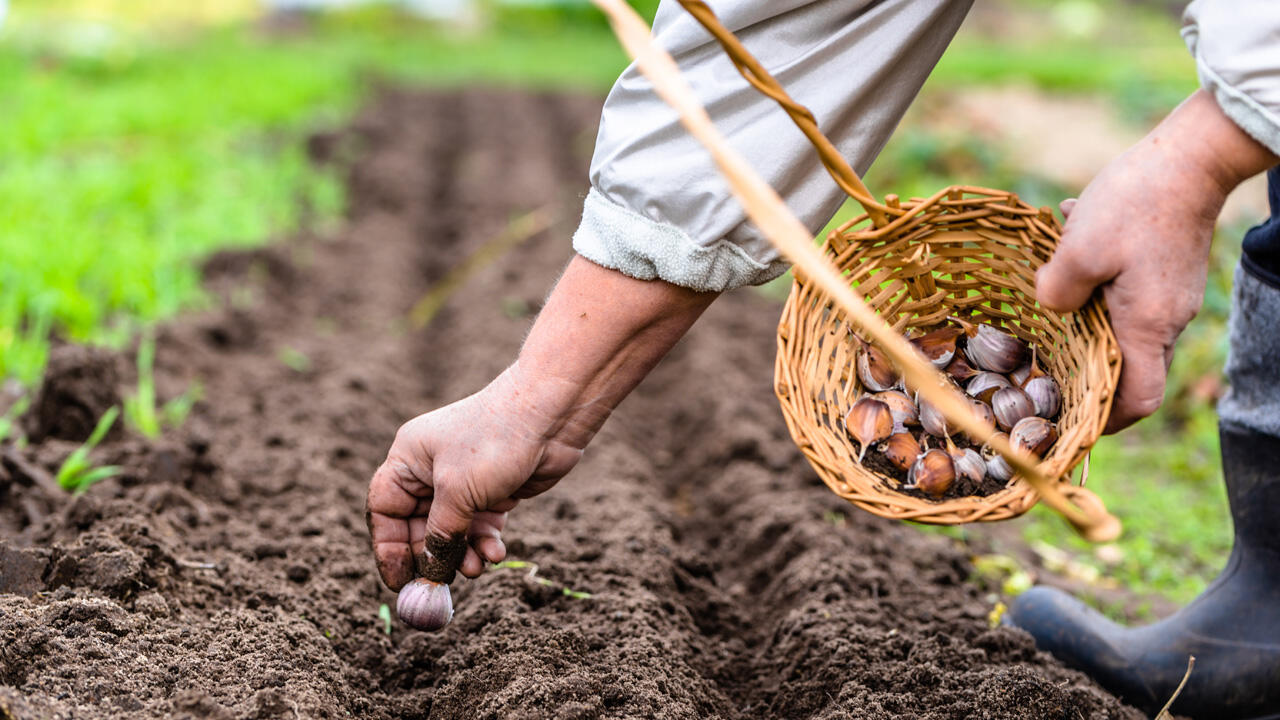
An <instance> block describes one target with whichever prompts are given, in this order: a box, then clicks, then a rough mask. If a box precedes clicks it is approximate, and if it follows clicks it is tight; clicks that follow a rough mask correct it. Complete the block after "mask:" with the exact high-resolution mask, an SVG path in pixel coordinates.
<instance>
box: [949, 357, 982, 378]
mask: <svg viewBox="0 0 1280 720" xmlns="http://www.w3.org/2000/svg"><path fill="white" fill-rule="evenodd" d="M978 372H979V370H978V369H977V368H975V367H974V366H972V365H970V364H969V361H968V360H966V359H965V357H964V355H963V354H962V353H957V354H956V356H955V357H954V358H952V359H951V362H950V363H948V364H947V374H948V375H950V376H951V377H952V378H953V379H954V380H955V381H956V382H961V383H962V382H964V381H966V380H968V379H969V378H971V377H973V376H974V375H977V374H978Z"/></svg>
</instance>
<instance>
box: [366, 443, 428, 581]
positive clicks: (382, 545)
mask: <svg viewBox="0 0 1280 720" xmlns="http://www.w3.org/2000/svg"><path fill="white" fill-rule="evenodd" d="M406 472H407V468H405V467H404V466H403V464H401V463H396V462H394V461H393V460H391V459H390V458H388V459H387V461H386V462H384V463H382V465H381V466H380V467H379V468H378V470H377V472H375V473H374V474H373V480H371V481H370V482H369V494H368V496H367V497H366V498H365V522H366V523H367V524H368V526H369V537H370V538H371V540H372V542H373V557H374V560H375V561H376V562H377V565H378V574H379V575H380V576H381V577H382V582H384V583H386V585H387V587H389V588H391V589H392V590H399V589H400V588H401V587H403V586H404V585H405V584H406V583H408V582H409V581H410V580H412V579H413V547H412V544H411V539H412V537H411V535H412V533H411V530H410V519H411V518H414V517H417V516H421V515H425V514H426V507H430V504H431V499H430V494H431V487H430V486H429V485H427V484H426V483H425V482H423V481H421V480H419V479H417V478H414V477H412V476H411V475H410V476H406V475H405V473H406ZM419 540H421V539H419Z"/></svg>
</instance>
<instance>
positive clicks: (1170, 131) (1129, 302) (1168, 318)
mask: <svg viewBox="0 0 1280 720" xmlns="http://www.w3.org/2000/svg"><path fill="white" fill-rule="evenodd" d="M1276 162H1277V158H1276V156H1275V155H1273V154H1271V153H1270V152H1268V151H1267V150H1266V148H1264V147H1263V146H1262V145H1259V144H1258V143H1257V142H1256V141H1254V140H1253V139H1252V138H1250V137H1249V136H1248V135H1247V134H1245V133H1244V132H1243V131H1242V130H1240V128H1239V127H1237V126H1236V125H1235V123H1234V122H1232V121H1231V120H1230V119H1229V118H1227V117H1226V116H1225V115H1223V114H1222V111H1221V110H1220V109H1219V108H1218V106H1217V104H1216V103H1215V102H1214V100H1213V98H1212V97H1211V96H1209V95H1208V94H1207V93H1205V92H1204V91H1199V92H1197V93H1195V94H1194V95H1192V96H1191V98H1190V99H1188V100H1187V101H1186V102H1185V103H1183V104H1182V105H1181V106H1179V107H1178V109H1177V110H1175V111H1174V112H1173V113H1172V114H1171V115H1170V116H1169V117H1168V118H1166V119H1165V121H1164V122H1162V123H1161V124H1160V125H1159V126H1158V127H1157V128H1156V129H1155V130H1153V131H1152V132H1151V134H1149V135H1147V137H1145V138H1144V139H1143V140H1142V141H1140V142H1139V143H1138V144H1137V145H1134V146H1133V147H1132V148H1130V149H1129V150H1128V151H1127V152H1125V153H1124V154H1123V155H1121V156H1120V157H1118V158H1116V159H1115V160H1114V161H1112V162H1111V164H1109V165H1108V166H1107V167H1106V168H1105V169H1103V171H1102V172H1101V173H1099V174H1098V176H1097V177H1096V178H1094V180H1093V182H1091V183H1089V186H1088V187H1086V188H1085V190H1084V192H1083V193H1081V194H1080V199H1079V201H1078V202H1077V201H1075V200H1067V201H1065V202H1063V203H1062V212H1063V214H1064V215H1066V216H1067V222H1066V227H1065V228H1064V230H1063V235H1062V242H1061V244H1060V245H1059V246H1058V250H1057V252H1056V253H1055V254H1054V256H1053V258H1052V260H1051V261H1050V262H1049V263H1047V264H1046V265H1045V266H1044V267H1042V268H1040V271H1039V273H1037V275H1036V295H1037V297H1038V299H1039V301H1040V302H1041V303H1042V304H1043V305H1045V306H1046V307H1048V308H1050V309H1053V310H1058V311H1069V310H1076V309H1078V308H1079V307H1080V306H1082V305H1084V303H1085V302H1086V301H1088V299H1089V297H1090V295H1092V293H1093V291H1094V290H1095V289H1096V288H1098V287H1101V288H1102V293H1103V296H1104V297H1105V298H1106V301H1107V309H1108V310H1109V311H1110V314H1111V324H1112V327H1113V328H1114V329H1115V333H1116V340H1117V341H1118V342H1119V344H1120V351H1121V353H1122V354H1123V356H1124V361H1123V367H1122V371H1121V375H1120V386H1119V388H1118V391H1117V393H1116V397H1115V402H1114V404H1113V405H1112V409H1111V418H1110V420H1109V421H1108V423H1107V427H1106V432H1109V433H1110V432H1116V431H1118V430H1121V429H1123V428H1125V427H1127V426H1129V425H1131V424H1133V423H1134V422H1137V421H1138V420H1140V419H1142V418H1144V417H1146V416H1148V415H1150V414H1151V413H1153V412H1155V411H1156V409H1157V408H1159V407H1160V404H1161V402H1163V400H1164V385H1165V375H1166V373H1167V371H1168V368H1169V363H1170V362H1171V361H1172V359H1173V346H1174V342H1175V341H1176V340H1177V339H1178V335H1179V334H1181V332H1182V329H1183V328H1184V327H1186V325H1187V323H1188V322H1190V321H1191V318H1193V317H1195V314H1196V313H1197V312H1198V311H1199V309H1200V304H1201V302H1202V300H1203V298H1204V286H1205V279H1206V275H1207V271H1208V259H1209V246H1210V242H1211V240H1212V239H1213V229H1214V223H1215V221H1216V220H1217V217H1218V213H1219V212H1220V211H1221V210H1222V204H1223V202H1224V201H1225V200H1226V196H1227V193H1229V192H1230V191H1231V190H1232V189H1234V188H1235V187H1236V186H1237V185H1239V184H1240V183H1241V182H1243V181H1244V180H1245V179H1247V178H1249V177H1251V176H1253V175H1256V174H1257V173H1259V172H1262V171H1263V170H1265V169H1266V168H1268V167H1270V166H1271V165H1273V164H1275V163H1276Z"/></svg>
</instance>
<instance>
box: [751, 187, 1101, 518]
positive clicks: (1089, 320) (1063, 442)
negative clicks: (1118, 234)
mask: <svg viewBox="0 0 1280 720" xmlns="http://www.w3.org/2000/svg"><path fill="white" fill-rule="evenodd" d="M885 207H886V210H887V214H888V215H889V216H890V219H889V222H887V223H886V224H883V225H881V226H879V227H877V226H876V225H875V224H874V223H872V222H871V220H872V219H871V217H870V216H868V215H866V214H864V215H862V216H860V217H858V218H855V219H853V220H851V221H849V222H848V223H845V224H844V225H842V226H841V227H840V228H838V229H836V230H835V231H833V232H832V233H831V234H830V236H829V237H828V238H827V239H826V242H825V243H824V245H823V250H824V252H825V253H826V254H827V255H828V257H829V258H830V259H831V260H832V261H834V263H835V264H836V265H837V266H838V268H839V269H840V270H841V271H842V272H843V273H845V274H846V277H847V278H848V280H849V282H850V284H851V286H853V287H854V289H855V290H856V291H858V292H859V293H861V295H862V296H863V297H865V298H866V300H867V303H868V304H869V305H870V306H871V307H873V308H875V309H876V310H877V311H878V312H879V314H880V316H881V317H882V318H883V319H884V320H885V321H886V322H887V323H889V325H890V326H892V327H893V329H895V330H897V331H898V332H901V333H907V332H908V331H910V330H912V329H915V328H923V329H932V328H933V327H935V326H937V325H939V324H941V323H944V322H945V321H946V319H947V318H948V317H951V316H954V317H961V318H964V319H966V320H973V321H977V322H985V323H990V324H994V325H997V326H1000V327H1003V328H1004V329H1005V330H1007V331H1009V332H1011V333H1013V334H1014V335H1017V336H1018V337H1019V338H1021V339H1022V340H1023V341H1024V342H1026V343H1028V344H1029V345H1031V346H1033V347H1035V348H1036V349H1037V356H1038V358H1039V360H1040V364H1041V367H1043V368H1044V370H1045V371H1046V372H1048V373H1049V374H1050V375H1052V376H1053V378H1054V379H1055V380H1057V382H1058V384H1059V386H1060V388H1061V390H1062V411H1061V415H1060V416H1059V418H1058V428H1059V433H1060V437H1059V439H1058V441H1057V443H1056V444H1055V445H1054V446H1053V448H1052V449H1051V450H1050V452H1049V455H1048V456H1047V457H1046V458H1045V459H1044V463H1043V464H1042V465H1041V469H1042V470H1043V471H1044V472H1045V474H1046V475H1048V476H1049V477H1053V478H1057V479H1058V481H1059V482H1061V483H1065V484H1067V485H1064V486H1063V490H1064V492H1066V493H1068V494H1069V495H1071V496H1077V497H1078V498H1079V499H1082V500H1085V501H1086V502H1089V501H1091V500H1093V499H1092V497H1091V496H1092V494H1091V493H1087V492H1085V491H1075V486H1070V485H1069V483H1070V477H1069V476H1070V472H1071V470H1072V468H1074V467H1075V466H1076V465H1078V464H1079V463H1080V462H1081V461H1082V460H1084V459H1085V456H1086V455H1087V454H1088V452H1089V449H1090V448H1091V447H1092V446H1093V444H1094V442H1096V441H1097V439H1098V437H1099V435H1100V434H1101V432H1102V428H1103V425H1104V424H1105V423H1106V419H1107V416H1108V414H1109V412H1110V407H1111V399H1112V398H1111V395H1112V390H1113V388H1115V386H1116V383H1117V381H1118V379H1119V373H1120V352H1119V347H1118V346H1117V344H1116V340H1115V336H1114V335H1113V334H1112V332H1111V328H1110V325H1109V323H1108V322H1107V319H1106V316H1105V313H1104V311H1103V309H1102V307H1101V305H1100V303H1099V302H1098V301H1091V302H1090V303H1088V304H1087V305H1086V306H1085V307H1084V308H1083V309H1081V310H1080V311H1078V312H1075V313H1068V314H1059V313H1055V312H1052V311H1049V310H1046V309H1044V308H1041V307H1039V306H1037V304H1036V302H1035V291H1034V286H1035V272H1036V270H1037V269H1038V268H1039V267H1040V266H1041V265H1043V264H1044V263H1045V262H1047V261H1048V260H1049V257H1050V256H1051V255H1052V254H1053V250H1054V248H1055V247H1057V244H1058V241H1059V239H1060V232H1061V230H1060V226H1059V224H1058V221H1057V219H1056V218H1055V217H1054V216H1053V214H1052V212H1050V211H1049V210H1047V209H1036V208H1033V207H1031V206H1029V205H1027V204H1026V203H1024V202H1022V201H1021V200H1020V199H1019V198H1018V197H1017V195H1015V194H1013V193H1010V192H1006V191H1001V190H989V189H985V188H977V187H968V186H955V187H951V188H947V189H945V190H943V191H941V192H939V193H937V194H935V195H934V196H933V197H930V198H927V199H919V198H916V199H912V200H910V201H908V202H901V203H900V202H898V200H897V199H896V198H895V197H893V196H889V197H887V198H886V203H885ZM856 352H857V341H856V339H855V336H854V333H853V330H852V329H851V328H850V326H849V324H848V322H846V320H845V318H844V317H843V315H842V313H840V312H839V311H838V310H836V309H834V308H833V306H832V304H831V302H830V299H829V298H828V297H827V296H826V295H825V293H823V292H822V291H821V290H819V289H818V288H817V287H815V286H812V285H809V284H807V283H806V282H805V281H804V278H803V277H801V276H799V275H797V278H796V282H795V283H794V284H793V286H792V289H791V294H790V297H789V298H788V299H787V303H786V306H785V308H784V309H783V313H782V319H781V321H780V323H779V325H778V357H777V365H776V376H775V388H776V391H777V395H778V399H779V401H780V402H781V405H782V412H783V415H784V416H785V418H786V421H787V426H788V427H789V429H790V431H791V435H792V437H793V439H794V440H795V441H796V443H797V444H798V445H799V446H800V449H801V451H802V452H803V453H804V455H805V457H807V458H808V460H809V462H810V463H811V464H812V465H813V467H814V468H815V470H816V471H817V472H818V475H819V476H821V477H822V479H823V481H824V482H825V483H826V484H827V486H828V487H830V488H831V490H832V491H834V492H835V493H836V494H837V495H839V496H841V497H843V498H845V499H846V500H848V501H849V502H851V503H853V504H854V505H856V506H858V507H860V508H862V509H864V510H867V511H869V512H872V513H874V514H876V515H880V516H883V517H889V518H895V519H900V520H914V521H917V522H926V523H934V524H956V523H967V522H977V521H994V520H1005V519H1008V518H1012V517H1016V516H1018V515H1021V514H1022V513H1024V512H1026V511H1027V510H1029V509H1030V508H1031V507H1032V506H1033V505H1035V503H1036V501H1037V499H1038V495H1037V494H1036V493H1035V492H1034V490H1032V488H1031V487H1030V486H1029V485H1028V484H1027V483H1025V482H1024V481H1022V480H1015V481H1014V482H1012V483H1011V484H1010V485H1009V486H1008V487H1006V488H1005V489H1003V490H1001V491H999V492H997V493H994V494H992V495H989V496H986V497H967V498H959V499H954V500H944V501H933V500H927V499H922V498H918V497H914V496H910V495H906V494H903V493H901V492H898V491H897V489H896V488H897V487H898V485H899V482H898V481H897V480H896V479H893V478H888V477H885V476H882V475H879V474H877V473H875V472H873V471H872V470H870V469H868V468H866V467H864V466H862V465H861V464H860V463H859V462H858V460H857V458H858V448H857V447H856V444H855V443H854V441H853V440H852V439H851V438H850V437H849V435H848V433H847V432H845V428H844V422H843V418H844V417H845V415H846V413H848V411H849V408H850V407H851V406H852V404H853V402H854V401H855V400H857V398H858V397H859V396H860V395H861V394H862V393H863V392H864V390H863V388H862V387H861V384H860V383H859V381H858V378H857V374H856V373H855V372H854V371H853V368H854V359H855V353H856ZM1081 482H1083V473H1082V480H1081Z"/></svg>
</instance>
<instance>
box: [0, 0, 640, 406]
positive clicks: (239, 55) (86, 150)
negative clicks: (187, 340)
mask: <svg viewBox="0 0 1280 720" xmlns="http://www.w3.org/2000/svg"><path fill="white" fill-rule="evenodd" d="M21 9H22V4H18V5H17V6H16V7H15V8H14V17H13V18H12V19H13V21H14V24H12V25H11V26H9V27H8V28H6V30H5V35H3V36H0V197H3V198H4V200H3V202H2V203H0V253H3V256H4V258H5V262H4V263H3V264H0V378H3V377H16V378H18V379H19V380H20V381H22V382H23V383H24V384H30V383H32V382H34V381H35V380H36V379H37V378H38V376H39V373H40V370H41V368H42V367H43V364H44V358H45V350H46V348H47V339H48V337H49V335H50V333H53V332H57V333H60V334H62V335H65V336H66V337H69V338H71V339H74V340H78V341H87V342H94V343H107V344H114V345H120V344H122V343H123V342H124V341H125V340H126V339H127V338H129V337H130V336H132V335H133V334H134V333H135V332H136V330H137V328H138V327H139V325H142V324H146V323H150V322H153V321H155V320H157V319H159V318H163V317H166V316H169V315H172V314H173V313H174V312H177V311H178V310H179V309H181V308H184V307H190V306H192V304H193V303H196V302H198V301H199V298H200V289H199V275H198V261H199V260H200V259H201V258H202V257H204V256H205V255H207V254H208V253H210V252H211V251H213V250H216V249H220V248H225V247H244V246H250V245H256V244H261V243H264V242H266V241H268V240H270V239H271V238H273V237H280V236H282V235H286V234H289V233H291V232H293V231H295V230H297V229H298V228H299V227H300V226H301V225H302V224H303V223H304V222H310V223H312V224H315V223H324V222H327V221H331V220H333V219H335V218H336V217H338V216H339V215H340V213H341V211H342V204H343V201H342V190H341V186H340V183H339V182H338V179H337V178H336V177H335V176H334V175H333V174H332V173H329V172H325V171H322V170H320V169H318V168H316V167H314V166H312V165H311V164H310V163H308V161H307V158H306V156H305V152H304V140H305V135H306V132H307V131H308V130H309V129H314V128H316V127H317V126H328V125H336V124H339V123H341V122H342V121H343V120H344V119H345V118H346V117H348V116H349V115H350V113H351V112H352V111H353V110H354V109H355V108H356V107H357V106H358V104H359V102H360V101H361V100H362V99H363V98H364V97H365V96H366V95H367V94H368V93H369V92H370V91H371V89H372V88H374V87H375V85H376V83H377V82H380V81H403V82H410V81H419V82H425V81H427V80H430V81H431V82H433V83H437V84H461V83H464V82H477V81H479V82H489V83H507V84H517V83H518V84H521V85H526V86H564V85H576V86H579V87H584V88H588V89H591V90H596V91H601V90H603V89H604V88H606V87H607V86H608V85H609V84H610V83H611V82H612V80H613V79H614V78H615V77H616V75H617V73H618V72H619V70H620V69H621V68H622V66H623V64H624V57H623V55H622V52H621V50H620V49H619V48H618V47H617V44H616V42H615V41H614V40H613V38H612V36H611V35H609V34H608V33H607V31H604V30H603V29H602V28H599V27H597V26H596V25H595V24H590V25H569V26H566V27H563V28H559V29H558V30H555V31H552V29H549V28H544V29H543V30H540V31H538V30H533V29H530V24H529V22H528V18H527V17H523V16H522V17H520V18H516V19H514V20H513V21H512V26H511V27H508V26H506V25H503V24H499V25H497V26H495V27H493V28H490V29H488V30H486V31H484V32H483V33H480V34H475V35H468V34H466V33H457V32H450V31H448V29H446V28H441V27H438V26H435V25H431V24H428V23H425V22H420V21H414V20H411V19H408V18H405V17H402V16H399V15H397V14H395V13H391V12H387V11H385V10H384V11H377V10H361V11H354V12H350V13H344V14H339V15H331V16H325V17H321V18H318V19H317V20H316V22H315V23H314V24H313V26H312V27H311V28H310V29H308V31H306V32H304V33H300V34H297V35H290V36H267V35H264V34H263V33H261V32H258V31H257V30H256V29H255V28H254V27H252V26H235V27H229V28H216V29H212V30H204V31H198V32H192V33H191V34H189V35H185V36H182V37H180V38H179V39H178V40H176V41H163V40H160V39H157V38H154V37H145V38H136V37H125V36H123V35H120V36H117V35H114V34H113V33H117V32H119V33H123V32H125V31H123V30H121V31H116V30H112V29H111V28H109V27H106V26H94V27H95V28H96V29H95V30H94V31H93V32H92V33H89V34H88V35H87V36H86V31H85V28H84V27H83V26H78V25H68V26H60V25H56V24H53V25H50V24H46V23H41V24H36V25H34V26H32V27H24V26H23V25H21V23H20V22H18V21H20V20H21V17H22V14H21ZM85 37H88V38H89V39H85Z"/></svg>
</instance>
